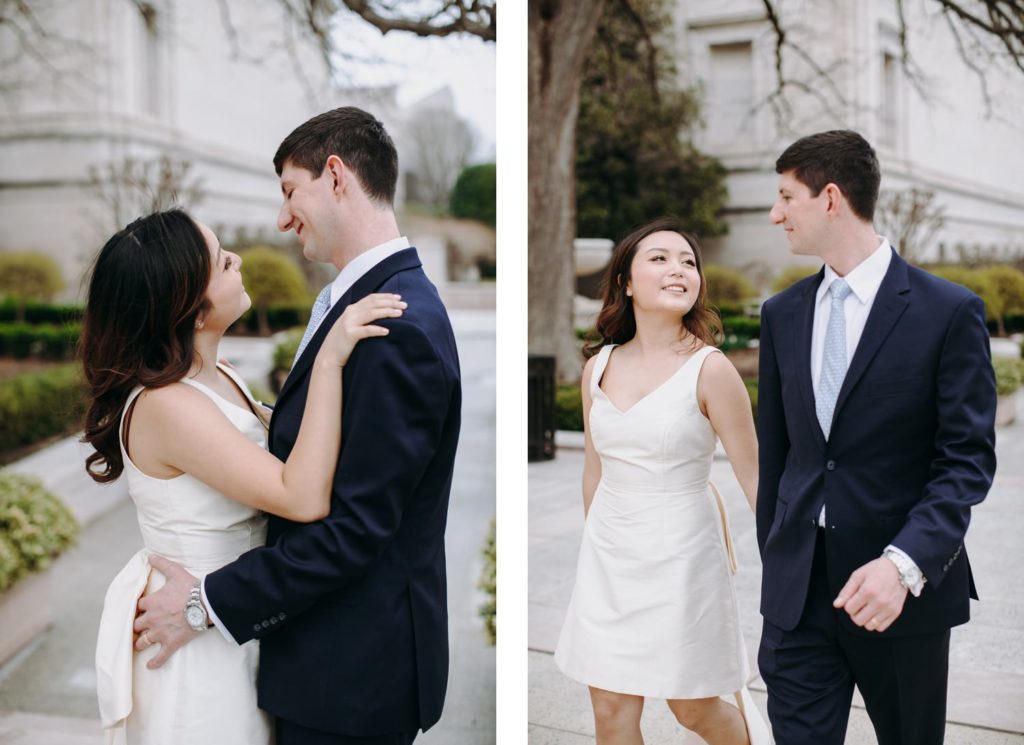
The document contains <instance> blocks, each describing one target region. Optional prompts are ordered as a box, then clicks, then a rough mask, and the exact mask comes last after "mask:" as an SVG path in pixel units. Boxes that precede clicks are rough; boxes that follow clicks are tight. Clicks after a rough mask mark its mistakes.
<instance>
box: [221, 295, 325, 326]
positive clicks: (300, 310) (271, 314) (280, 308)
mask: <svg viewBox="0 0 1024 745" xmlns="http://www.w3.org/2000/svg"><path fill="white" fill-rule="evenodd" d="M312 306H313V303H312V301H305V300H304V301H303V302H302V303H300V304H298V305H271V306H270V307H269V308H267V325H268V326H270V332H271V333H276V332H278V331H285V330H286V329H290V328H294V327H296V326H301V327H302V328H305V327H306V324H307V323H308V322H309V313H310V310H311V309H312ZM230 331H231V332H232V333H242V334H245V333H252V334H256V333H258V332H259V319H258V318H257V317H256V310H255V309H250V310H248V311H246V312H245V313H244V314H243V315H242V317H241V318H239V319H238V320H237V321H235V322H234V324H233V325H232V326H231V329H230Z"/></svg>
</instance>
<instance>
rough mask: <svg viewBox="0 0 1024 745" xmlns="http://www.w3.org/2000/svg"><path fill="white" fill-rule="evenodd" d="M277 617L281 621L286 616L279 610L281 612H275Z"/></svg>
mask: <svg viewBox="0 0 1024 745" xmlns="http://www.w3.org/2000/svg"><path fill="white" fill-rule="evenodd" d="M277 617H278V619H280V620H281V621H283V620H284V619H285V618H287V616H285V614H284V613H283V612H281V613H278V614H277Z"/></svg>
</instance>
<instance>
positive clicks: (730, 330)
mask: <svg viewBox="0 0 1024 745" xmlns="http://www.w3.org/2000/svg"><path fill="white" fill-rule="evenodd" d="M722 330H723V331H724V332H725V335H726V336H729V335H730V334H733V335H735V336H745V337H747V338H748V339H760V338H761V319H760V318H752V317H750V316H726V317H724V318H723V319H722Z"/></svg>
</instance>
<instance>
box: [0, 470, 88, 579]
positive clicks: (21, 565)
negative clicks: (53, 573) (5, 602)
mask: <svg viewBox="0 0 1024 745" xmlns="http://www.w3.org/2000/svg"><path fill="white" fill-rule="evenodd" d="M78 530H79V526H78V521H77V520H75V516H74V515H73V514H71V511H70V510H69V509H68V508H67V507H66V506H65V505H64V504H63V503H62V502H61V501H60V500H59V499H58V498H57V497H55V496H54V495H53V494H52V493H50V492H49V491H47V490H46V488H45V487H44V486H43V484H42V482H40V481H39V480H38V479H35V478H31V477H28V476H19V475H17V474H13V473H10V472H8V471H4V470H0V592H3V591H4V590H6V589H7V588H8V587H10V586H11V585H12V584H14V583H15V582H16V581H18V580H19V579H20V578H21V577H23V576H24V575H26V574H28V573H29V572H38V571H41V570H43V569H45V568H46V567H47V566H49V565H50V562H51V561H53V559H54V558H55V557H56V556H57V555H58V554H60V553H61V552H62V551H64V550H65V549H67V548H68V547H69V546H70V545H71V544H72V543H73V542H74V537H75V535H76V534H77V533H78Z"/></svg>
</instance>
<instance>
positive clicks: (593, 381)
mask: <svg viewBox="0 0 1024 745" xmlns="http://www.w3.org/2000/svg"><path fill="white" fill-rule="evenodd" d="M617 346H619V345H618V344H605V345H604V346H603V347H601V351H600V352H598V353H597V362H595V363H594V371H593V373H592V374H591V376H590V396H591V398H593V397H594V396H596V395H597V391H598V388H600V383H601V378H603V377H604V370H605V368H606V367H608V360H609V359H611V356H612V350H613V349H615V347H617Z"/></svg>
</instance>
